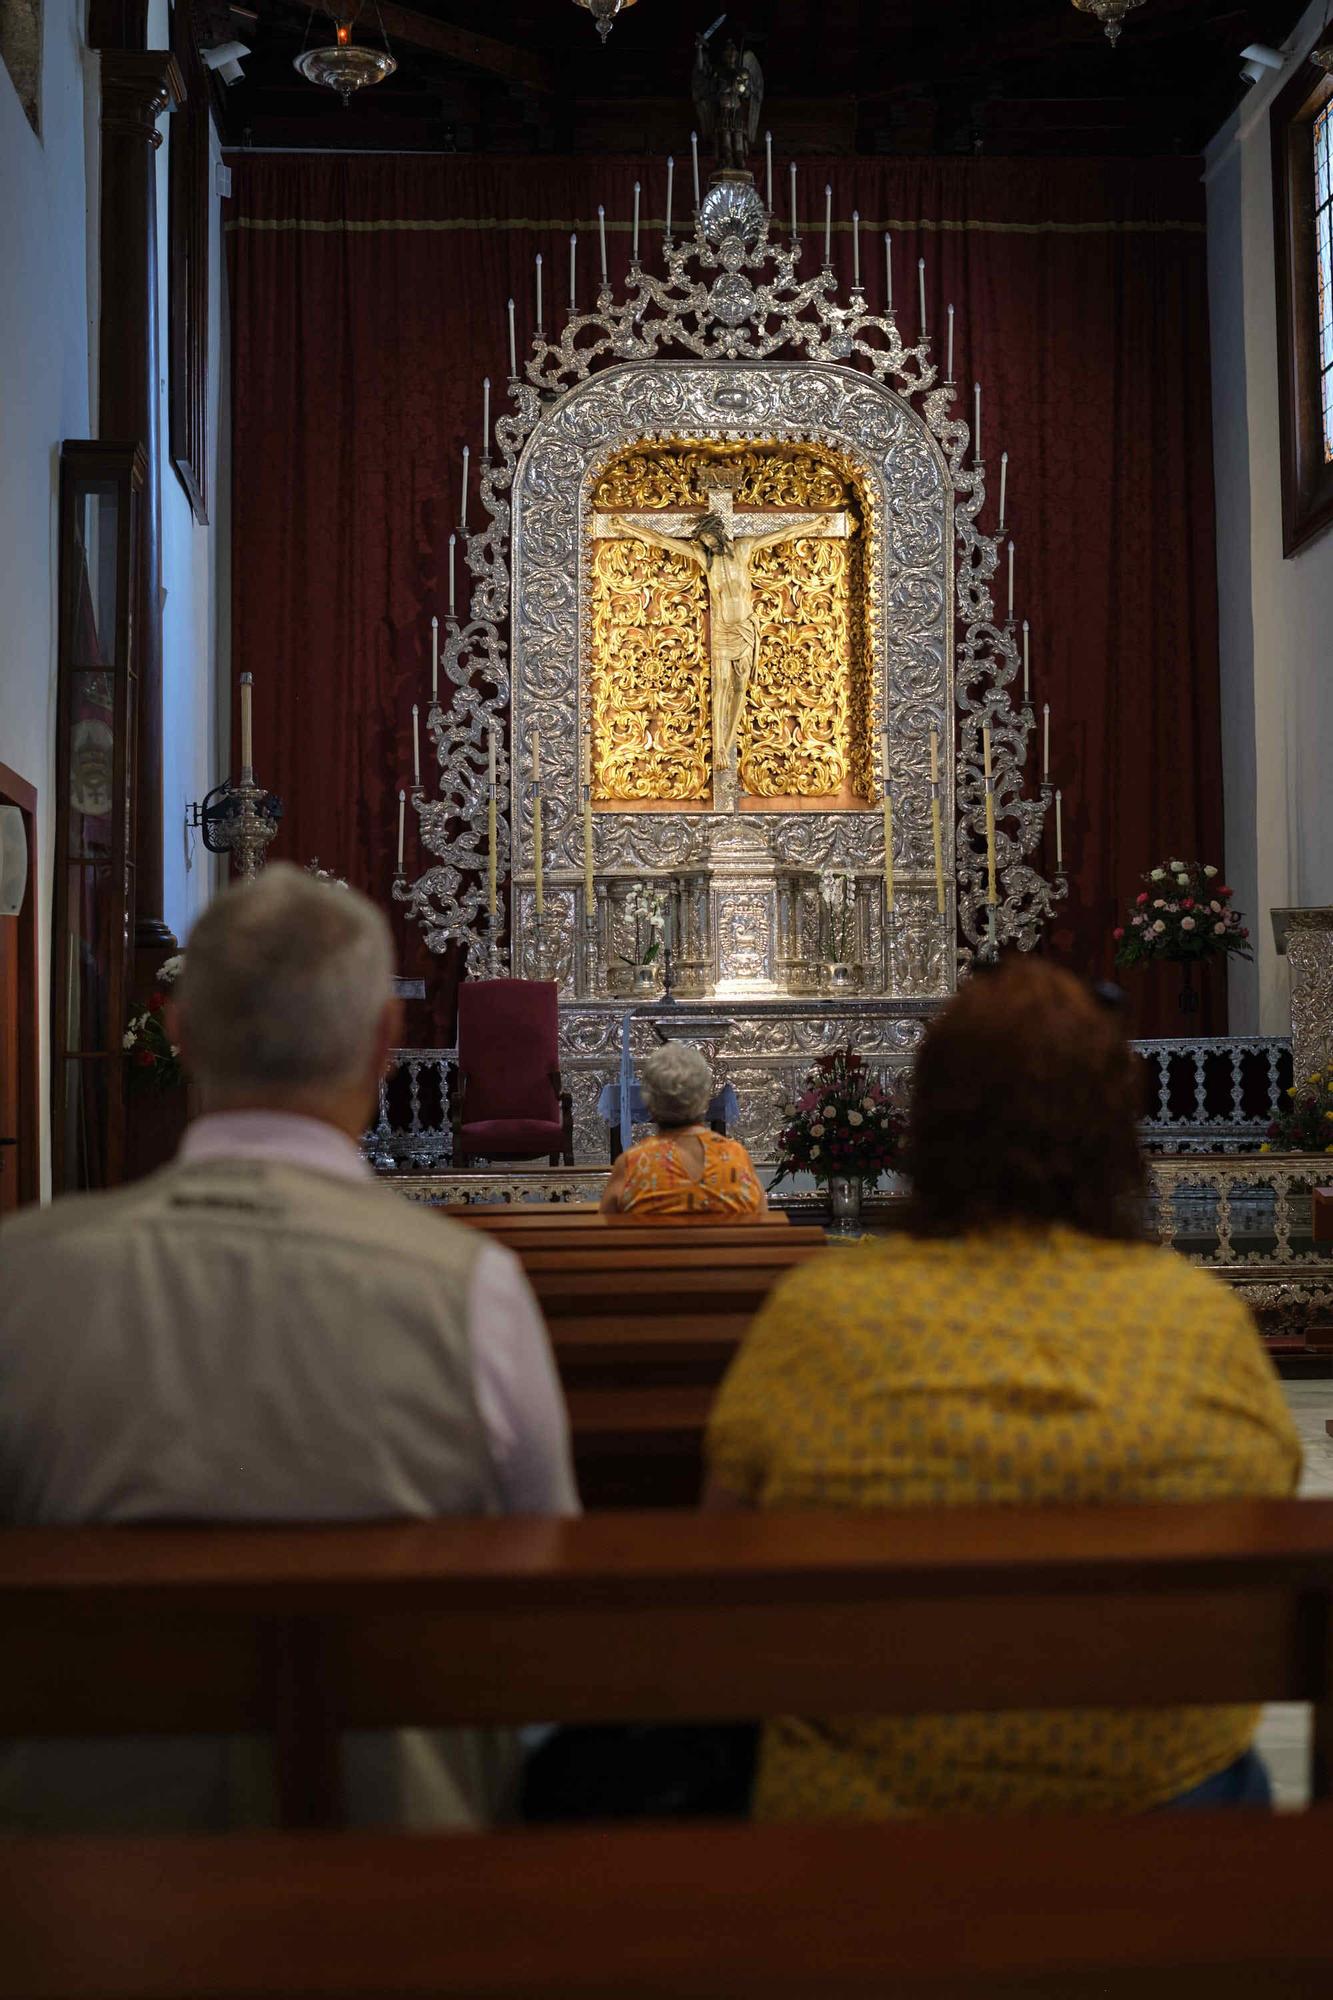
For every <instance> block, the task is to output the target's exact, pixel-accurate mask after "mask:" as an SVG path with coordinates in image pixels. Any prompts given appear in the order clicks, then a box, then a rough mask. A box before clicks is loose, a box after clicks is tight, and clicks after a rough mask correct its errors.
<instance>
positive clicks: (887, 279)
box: [884, 229, 893, 313]
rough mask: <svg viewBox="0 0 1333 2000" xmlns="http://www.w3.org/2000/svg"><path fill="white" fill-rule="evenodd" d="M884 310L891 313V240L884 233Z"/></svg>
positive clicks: (887, 234) (886, 231) (887, 233)
mask: <svg viewBox="0 0 1333 2000" xmlns="http://www.w3.org/2000/svg"><path fill="white" fill-rule="evenodd" d="M884 310H885V312H886V313H891V312H892V311H893V238H892V237H891V236H890V235H889V232H888V230H887V229H886V230H885V232H884Z"/></svg>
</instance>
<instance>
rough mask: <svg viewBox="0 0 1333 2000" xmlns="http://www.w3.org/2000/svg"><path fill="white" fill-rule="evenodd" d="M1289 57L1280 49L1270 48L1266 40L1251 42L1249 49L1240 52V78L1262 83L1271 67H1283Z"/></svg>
mask: <svg viewBox="0 0 1333 2000" xmlns="http://www.w3.org/2000/svg"><path fill="white" fill-rule="evenodd" d="M1286 60H1287V58H1286V57H1285V56H1284V55H1283V54H1282V53H1281V51H1280V50H1278V49H1270V48H1269V46H1268V44H1267V43H1266V42H1251V43H1250V46H1249V47H1248V49H1242V50H1241V52H1240V80H1241V82H1242V83H1262V82H1263V80H1264V76H1265V74H1266V73H1267V71H1269V70H1270V69H1282V68H1283V67H1284V66H1285V64H1286Z"/></svg>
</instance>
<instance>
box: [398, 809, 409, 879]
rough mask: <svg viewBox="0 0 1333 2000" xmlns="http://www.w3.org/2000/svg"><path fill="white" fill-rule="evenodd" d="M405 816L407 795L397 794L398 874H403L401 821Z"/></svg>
mask: <svg viewBox="0 0 1333 2000" xmlns="http://www.w3.org/2000/svg"><path fill="white" fill-rule="evenodd" d="M406 815H407V793H406V792H399V794H398V873H399V874H400V875H401V874H402V872H403V821H404V819H405V817H406Z"/></svg>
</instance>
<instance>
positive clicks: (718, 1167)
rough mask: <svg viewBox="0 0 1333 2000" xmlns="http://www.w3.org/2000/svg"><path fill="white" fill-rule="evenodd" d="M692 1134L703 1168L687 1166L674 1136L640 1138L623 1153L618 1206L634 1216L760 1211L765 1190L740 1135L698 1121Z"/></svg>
mask: <svg viewBox="0 0 1333 2000" xmlns="http://www.w3.org/2000/svg"><path fill="white" fill-rule="evenodd" d="M690 1137H691V1138H692V1139H696V1140H697V1141H698V1143H699V1145H700V1146H701V1147H702V1148H703V1156H704V1164H703V1172H702V1173H701V1174H699V1175H697V1176H696V1175H694V1174H692V1173H691V1172H690V1170H689V1168H688V1167H687V1166H686V1164H685V1161H684V1159H683V1158H682V1156H681V1151H680V1148H679V1146H678V1145H677V1144H676V1142H675V1140H674V1139H644V1140H642V1141H641V1142H640V1144H639V1145H637V1146H631V1147H630V1149H629V1151H628V1152H627V1153H626V1154H625V1156H624V1158H625V1184H624V1187H623V1188H622V1190H621V1195H620V1206H621V1208H622V1209H624V1210H626V1211H629V1210H633V1212H634V1214H636V1215H736V1216H740V1217H742V1218H744V1217H746V1216H751V1215H758V1214H759V1213H760V1212H761V1210H762V1209H763V1207H764V1191H763V1189H762V1187H761V1186H760V1185H759V1178H758V1175H757V1174H756V1173H755V1170H754V1167H753V1166H752V1164H751V1161H750V1155H749V1154H748V1153H747V1152H746V1150H745V1148H744V1146H742V1144H741V1143H740V1140H739V1139H724V1138H723V1137H722V1136H721V1134H720V1133H718V1132H713V1131H710V1130H709V1129H708V1128H707V1127H705V1126H702V1125H698V1126H692V1127H691V1128H690Z"/></svg>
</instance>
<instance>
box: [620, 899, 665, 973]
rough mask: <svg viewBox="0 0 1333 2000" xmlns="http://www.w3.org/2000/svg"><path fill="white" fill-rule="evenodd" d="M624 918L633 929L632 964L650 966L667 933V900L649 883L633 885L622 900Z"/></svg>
mask: <svg viewBox="0 0 1333 2000" xmlns="http://www.w3.org/2000/svg"><path fill="white" fill-rule="evenodd" d="M625 914H626V916H627V917H628V918H629V920H630V922H631V923H632V924H633V926H634V963H635V964H636V965H640V966H642V965H651V964H652V962H653V960H654V959H655V958H656V957H657V956H658V954H659V953H660V951H661V949H662V938H663V934H664V933H665V931H666V897H665V896H664V895H663V894H662V892H661V890H660V889H654V888H653V886H652V884H651V883H648V882H636V883H635V884H634V886H633V888H632V889H631V890H630V892H629V894H628V896H626V898H625Z"/></svg>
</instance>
